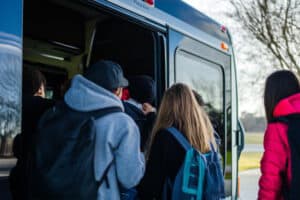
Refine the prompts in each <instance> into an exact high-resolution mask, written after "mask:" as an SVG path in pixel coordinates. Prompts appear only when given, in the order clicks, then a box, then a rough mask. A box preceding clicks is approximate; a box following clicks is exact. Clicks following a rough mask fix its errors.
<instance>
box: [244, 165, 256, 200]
mask: <svg viewBox="0 0 300 200" xmlns="http://www.w3.org/2000/svg"><path fill="white" fill-rule="evenodd" d="M239 175H240V184H241V185H240V187H241V188H240V189H241V190H240V200H256V199H257V192H258V180H259V177H260V170H259V169H251V170H247V171H244V172H240V173H239Z"/></svg>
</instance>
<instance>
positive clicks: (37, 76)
mask: <svg viewBox="0 0 300 200" xmlns="http://www.w3.org/2000/svg"><path fill="white" fill-rule="evenodd" d="M46 83H47V82H46V78H45V76H44V75H43V74H42V72H40V71H39V70H36V69H30V68H24V69H23V93H24V94H26V95H34V94H35V93H36V92H37V91H38V90H39V88H40V87H41V86H42V85H44V87H46Z"/></svg>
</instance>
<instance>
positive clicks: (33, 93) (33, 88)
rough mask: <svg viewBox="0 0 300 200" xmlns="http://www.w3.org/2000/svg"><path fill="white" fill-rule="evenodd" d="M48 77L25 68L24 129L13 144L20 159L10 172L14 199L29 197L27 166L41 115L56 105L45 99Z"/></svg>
mask: <svg viewBox="0 0 300 200" xmlns="http://www.w3.org/2000/svg"><path fill="white" fill-rule="evenodd" d="M45 87H46V78H45V76H44V75H43V74H42V73H41V72H40V71H38V70H32V69H29V68H24V70H23V99H22V129H21V133H20V134H19V135H17V136H16V138H15V140H14V145H13V151H14V156H15V157H16V158H17V159H18V161H17V164H16V166H15V167H14V168H13V169H12V171H11V173H10V187H11V192H12V196H13V199H28V198H27V197H28V194H27V191H28V190H27V188H26V187H27V185H28V182H27V181H28V180H27V174H26V173H27V167H28V163H29V160H30V153H31V149H32V148H33V145H34V136H35V132H36V128H37V125H38V122H39V119H40V117H41V116H42V115H43V113H44V112H45V111H46V110H47V109H49V108H50V107H52V106H53V105H54V101H52V100H49V99H45Z"/></svg>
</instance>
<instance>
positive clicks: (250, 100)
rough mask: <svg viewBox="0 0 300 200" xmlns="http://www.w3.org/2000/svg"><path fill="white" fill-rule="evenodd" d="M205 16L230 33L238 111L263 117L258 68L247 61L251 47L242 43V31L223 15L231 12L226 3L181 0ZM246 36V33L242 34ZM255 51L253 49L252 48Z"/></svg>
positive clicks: (221, 0)
mask: <svg viewBox="0 0 300 200" xmlns="http://www.w3.org/2000/svg"><path fill="white" fill-rule="evenodd" d="M182 1H185V2H186V3H188V4H190V5H192V6H194V7H195V8H197V9H198V10H200V11H202V12H203V13H205V14H206V15H208V16H210V17H211V18H213V19H215V20H216V21H218V22H219V23H221V24H223V25H225V26H226V27H227V28H228V29H229V30H230V32H231V34H232V37H233V43H234V47H235V54H236V60H237V69H238V87H239V110H240V113H242V112H251V113H255V114H257V115H263V114H264V112H263V98H262V96H263V94H262V93H263V80H261V81H257V74H258V72H259V71H260V69H259V68H260V66H259V65H258V64H257V63H256V62H255V59H252V62H251V61H249V59H246V58H247V55H246V53H245V51H246V50H247V49H249V48H250V49H251V48H253V45H251V44H249V43H246V42H245V41H243V35H242V34H243V29H242V27H240V25H239V24H238V23H237V22H235V21H234V20H233V19H231V18H229V17H227V16H226V14H225V13H230V12H232V10H233V9H232V7H231V5H230V3H228V1H224V0H182ZM244 34H246V32H244ZM253 49H254V50H255V48H253Z"/></svg>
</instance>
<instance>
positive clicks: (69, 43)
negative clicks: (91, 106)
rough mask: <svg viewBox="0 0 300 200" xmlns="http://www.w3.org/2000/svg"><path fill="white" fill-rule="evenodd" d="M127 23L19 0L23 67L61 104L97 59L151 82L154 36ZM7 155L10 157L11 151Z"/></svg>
mask: <svg viewBox="0 0 300 200" xmlns="http://www.w3.org/2000/svg"><path fill="white" fill-rule="evenodd" d="M129 20H130V19H129V18H128V17H125V16H121V15H119V14H117V13H112V12H111V11H107V10H106V9H104V8H102V7H94V6H93V5H86V4H83V3H82V2H74V1H72V2H71V1H58V0H57V1H56V0H46V1H42V2H41V1H37V0H24V8H23V69H24V70H25V69H26V68H30V69H37V70H39V71H41V72H42V73H43V74H44V75H45V77H46V79H47V88H46V96H47V98H49V99H53V100H55V101H60V100H62V93H61V89H60V88H61V85H62V84H64V82H65V81H67V80H71V79H72V77H73V76H74V75H76V74H82V73H84V71H85V70H86V69H87V67H88V66H89V65H90V64H92V63H94V62H96V61H97V60H100V59H109V60H112V61H115V62H117V63H119V64H120V65H121V66H122V68H123V70H124V74H125V76H126V77H130V76H133V75H148V76H150V77H152V78H153V79H154V80H157V79H158V78H157V74H158V72H159V71H161V70H160V69H158V67H159V65H161V64H160V63H163V61H161V59H162V58H161V55H160V53H158V52H160V51H159V50H158V49H159V48H161V43H158V42H157V40H156V37H157V34H158V33H157V31H156V30H154V29H152V28H151V27H147V26H145V25H143V24H140V23H137V21H134V20H130V21H129ZM159 83H164V81H161V80H160V81H159ZM156 88H161V87H156ZM47 94H48V95H47ZM156 102H157V101H156ZM32 109H34V107H33V108H32ZM7 152H9V155H10V157H11V158H12V157H13V153H12V148H10V150H8V151H7ZM12 160H13V161H14V162H9V166H7V165H5V177H4V178H5V179H3V181H4V182H5V183H4V182H3V185H5V188H4V189H1V191H3V192H4V193H5V194H3V195H4V196H9V188H8V176H9V171H10V170H11V168H12V167H13V166H14V165H15V163H16V160H15V159H12ZM5 164H6V163H5ZM0 167H2V166H0ZM1 185H2V184H1ZM8 199H10V198H8Z"/></svg>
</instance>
